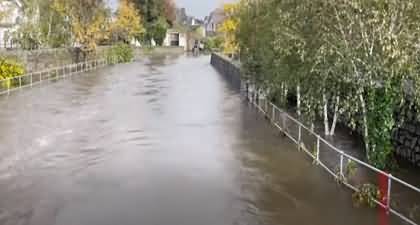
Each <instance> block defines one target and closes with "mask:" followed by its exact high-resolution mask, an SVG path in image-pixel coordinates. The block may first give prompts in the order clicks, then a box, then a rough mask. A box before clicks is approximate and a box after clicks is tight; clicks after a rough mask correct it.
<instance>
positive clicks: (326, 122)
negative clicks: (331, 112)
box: [322, 93, 330, 136]
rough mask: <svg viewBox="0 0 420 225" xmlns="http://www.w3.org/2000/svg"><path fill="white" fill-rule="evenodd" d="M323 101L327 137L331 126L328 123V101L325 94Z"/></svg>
mask: <svg viewBox="0 0 420 225" xmlns="http://www.w3.org/2000/svg"><path fill="white" fill-rule="evenodd" d="M322 100H323V101H324V132H325V135H326V136H329V135H330V132H329V129H330V125H329V123H328V99H327V96H326V95H325V93H323V94H322Z"/></svg>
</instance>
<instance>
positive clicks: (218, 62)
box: [210, 53, 241, 90]
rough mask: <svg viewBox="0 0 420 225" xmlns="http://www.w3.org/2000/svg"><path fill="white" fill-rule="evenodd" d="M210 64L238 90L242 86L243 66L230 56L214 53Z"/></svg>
mask: <svg viewBox="0 0 420 225" xmlns="http://www.w3.org/2000/svg"><path fill="white" fill-rule="evenodd" d="M210 64H211V65H212V66H213V67H214V68H215V69H216V70H217V71H218V72H219V73H220V74H222V75H223V76H224V77H225V79H226V80H227V81H228V82H229V83H230V84H231V85H232V86H233V87H234V88H237V89H238V90H239V89H240V88H241V68H240V66H239V64H235V63H233V62H232V61H231V60H230V59H229V58H228V57H226V56H222V55H220V54H216V53H213V54H212V55H211V60H210Z"/></svg>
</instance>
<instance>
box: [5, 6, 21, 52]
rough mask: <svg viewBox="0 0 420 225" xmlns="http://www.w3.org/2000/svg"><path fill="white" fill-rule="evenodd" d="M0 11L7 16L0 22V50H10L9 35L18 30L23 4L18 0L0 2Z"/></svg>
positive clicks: (11, 44) (10, 39)
mask: <svg viewBox="0 0 420 225" xmlns="http://www.w3.org/2000/svg"><path fill="white" fill-rule="evenodd" d="M0 11H1V12H5V13H6V14H7V16H5V17H4V18H2V19H1V20H0V48H12V47H13V42H12V38H11V34H12V33H13V32H14V31H16V30H17V29H18V28H19V24H20V22H21V20H22V18H23V4H22V2H21V1H20V0H4V1H0Z"/></svg>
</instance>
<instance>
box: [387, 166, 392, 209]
mask: <svg viewBox="0 0 420 225" xmlns="http://www.w3.org/2000/svg"><path fill="white" fill-rule="evenodd" d="M391 184H392V174H388V191H387V194H386V206H387V213H389V211H390V210H391Z"/></svg>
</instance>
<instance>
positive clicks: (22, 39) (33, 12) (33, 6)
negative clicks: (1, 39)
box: [13, 0, 42, 50]
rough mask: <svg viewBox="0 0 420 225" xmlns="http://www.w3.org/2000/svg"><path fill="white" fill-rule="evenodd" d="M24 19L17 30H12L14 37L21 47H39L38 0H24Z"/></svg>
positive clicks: (40, 42)
mask: <svg viewBox="0 0 420 225" xmlns="http://www.w3.org/2000/svg"><path fill="white" fill-rule="evenodd" d="M23 4H24V19H23V20H22V21H21V24H20V26H19V28H18V30H17V31H15V32H14V34H13V36H14V39H15V40H16V41H17V42H18V43H19V45H20V47H21V48H23V49H29V50H31V49H36V48H39V47H41V45H42V41H41V29H40V26H39V21H40V11H39V2H38V0H25V1H23Z"/></svg>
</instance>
